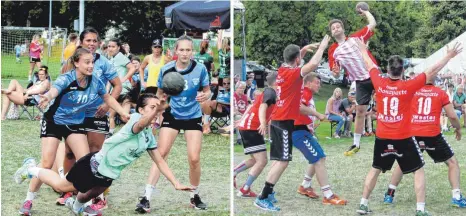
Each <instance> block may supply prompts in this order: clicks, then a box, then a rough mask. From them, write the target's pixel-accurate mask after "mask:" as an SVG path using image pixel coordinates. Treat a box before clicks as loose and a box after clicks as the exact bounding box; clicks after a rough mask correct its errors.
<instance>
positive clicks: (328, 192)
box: [321, 185, 333, 199]
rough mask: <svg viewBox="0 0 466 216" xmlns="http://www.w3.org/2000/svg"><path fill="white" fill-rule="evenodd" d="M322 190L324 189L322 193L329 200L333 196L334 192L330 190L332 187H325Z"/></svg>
mask: <svg viewBox="0 0 466 216" xmlns="http://www.w3.org/2000/svg"><path fill="white" fill-rule="evenodd" d="M321 189H322V193H323V194H324V197H325V198H327V199H328V198H330V197H332V196H333V192H332V189H331V188H330V185H325V186H323V187H322V188H321Z"/></svg>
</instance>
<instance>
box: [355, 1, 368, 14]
mask: <svg viewBox="0 0 466 216" xmlns="http://www.w3.org/2000/svg"><path fill="white" fill-rule="evenodd" d="M359 8H361V10H363V11H368V10H369V5H368V4H367V3H366V2H359V3H358V4H357V5H356V12H358V13H359V14H360V12H359Z"/></svg>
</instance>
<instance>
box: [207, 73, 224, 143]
mask: <svg viewBox="0 0 466 216" xmlns="http://www.w3.org/2000/svg"><path fill="white" fill-rule="evenodd" d="M223 81H224V82H223V87H222V86H218V88H217V91H215V92H214V95H213V96H212V99H211V100H210V101H206V102H207V104H206V105H208V108H203V111H204V114H205V115H204V122H203V123H204V125H203V126H202V127H203V130H202V132H203V133H204V134H209V133H210V122H209V118H210V114H212V112H217V113H228V112H230V77H225V79H224V80H223Z"/></svg>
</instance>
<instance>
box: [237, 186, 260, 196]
mask: <svg viewBox="0 0 466 216" xmlns="http://www.w3.org/2000/svg"><path fill="white" fill-rule="evenodd" d="M236 196H237V197H257V194H256V193H254V192H252V191H251V188H249V189H248V190H244V188H243V187H242V188H240V189H239V191H238V193H237V194H236Z"/></svg>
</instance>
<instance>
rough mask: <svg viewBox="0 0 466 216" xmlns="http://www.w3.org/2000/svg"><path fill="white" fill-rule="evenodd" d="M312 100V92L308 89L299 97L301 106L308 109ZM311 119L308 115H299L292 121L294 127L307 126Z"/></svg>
mask: <svg viewBox="0 0 466 216" xmlns="http://www.w3.org/2000/svg"><path fill="white" fill-rule="evenodd" d="M311 100H312V91H311V90H310V89H309V88H304V90H303V96H302V97H301V104H303V105H304V106H307V107H310V106H311ZM311 123H312V119H311V117H310V116H308V115H303V114H301V113H300V114H299V117H298V118H297V119H296V120H295V121H294V125H309V124H311Z"/></svg>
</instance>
